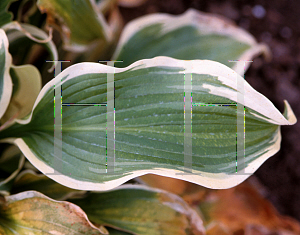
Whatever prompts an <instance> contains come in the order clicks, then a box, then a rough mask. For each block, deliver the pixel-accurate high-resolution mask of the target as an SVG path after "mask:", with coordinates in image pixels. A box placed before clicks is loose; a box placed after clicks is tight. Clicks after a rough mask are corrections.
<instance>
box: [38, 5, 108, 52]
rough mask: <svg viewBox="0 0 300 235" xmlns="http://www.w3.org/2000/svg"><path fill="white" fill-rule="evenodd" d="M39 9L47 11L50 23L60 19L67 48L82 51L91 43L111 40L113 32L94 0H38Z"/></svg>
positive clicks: (43, 11)
mask: <svg viewBox="0 0 300 235" xmlns="http://www.w3.org/2000/svg"><path fill="white" fill-rule="evenodd" d="M37 4H38V7H39V9H40V10H41V12H42V13H47V20H48V23H50V24H55V20H54V19H57V20H58V21H59V27H61V31H62V39H63V41H64V43H65V46H66V48H67V49H71V50H75V51H82V50H84V49H85V48H86V47H87V46H88V45H89V44H90V43H92V42H95V41H99V42H107V41H110V40H111V35H110V34H111V33H110V30H109V28H108V26H107V23H106V21H105V19H104V17H103V15H102V14H101V13H100V12H98V11H97V6H96V3H95V2H94V0H76V1H73V0H64V1H60V0H38V2H37Z"/></svg>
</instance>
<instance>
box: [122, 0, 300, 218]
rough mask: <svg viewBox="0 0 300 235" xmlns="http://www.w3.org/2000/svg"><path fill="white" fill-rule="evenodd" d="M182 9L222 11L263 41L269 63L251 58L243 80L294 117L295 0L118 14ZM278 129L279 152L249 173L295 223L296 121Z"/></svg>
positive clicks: (298, 28) (299, 196)
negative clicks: (290, 110)
mask: <svg viewBox="0 0 300 235" xmlns="http://www.w3.org/2000/svg"><path fill="white" fill-rule="evenodd" d="M188 8H195V9H198V10H200V11H203V12H210V13H216V14H220V15H223V16H225V17H227V18H229V19H231V20H233V21H234V22H235V23H236V24H237V25H239V26H240V27H242V28H244V29H246V30H247V31H248V32H250V33H251V34H252V35H254V36H255V38H256V39H257V40H258V41H259V42H265V43H267V44H268V45H269V46H270V49H271V51H272V54H273V59H272V61H271V62H266V61H264V60H263V58H260V57H259V58H255V59H254V60H253V63H252V65H251V67H250V68H249V70H248V71H247V73H246V74H245V78H246V80H247V81H248V82H249V83H250V84H251V85H252V86H253V87H254V88H255V89H256V90H257V91H259V92H260V93H262V94H264V95H265V96H266V97H267V98H269V99H270V100H271V101H272V102H273V103H274V104H275V106H276V107H277V108H278V109H279V110H280V111H281V112H283V100H284V99H286V100H288V102H289V103H290V105H291V107H292V108H293V111H294V113H295V115H296V116H297V118H298V120H300V106H299V104H298V101H299V100H300V79H299V73H300V66H299V64H300V37H299V36H300V20H299V16H300V1H297V0H272V1H267V0H266V1H263V0H260V1H259V0H257V1H253V0H227V1H221V0H210V1H207V0H206V1H205V0H163V1H162V0H148V2H146V3H145V4H143V5H142V6H140V7H137V8H121V13H122V15H123V16H124V18H125V22H128V21H130V20H132V19H134V18H136V17H139V16H142V15H145V14H148V13H154V12H164V13H170V14H175V15H176V14H182V13H183V12H185V11H186V10H187V9H188ZM264 10H265V12H264ZM264 13H265V14H264ZM260 16H263V17H261V18H259V17H260ZM281 130H282V144H281V150H280V151H279V152H278V153H277V154H275V155H274V156H273V157H271V158H270V159H268V160H267V161H266V162H265V163H264V164H263V165H262V166H261V167H260V168H259V169H258V170H257V171H256V172H255V176H257V177H258V178H259V180H260V182H261V183H262V184H263V185H264V186H265V187H266V189H267V192H268V193H267V195H265V197H266V198H267V199H269V200H270V201H271V202H272V203H273V204H274V206H275V207H276V208H277V209H278V211H279V212H280V213H281V214H284V215H289V216H292V217H294V218H296V219H297V220H298V221H300V135H299V133H300V121H299V122H298V123H297V124H296V125H293V126H283V127H282V128H281Z"/></svg>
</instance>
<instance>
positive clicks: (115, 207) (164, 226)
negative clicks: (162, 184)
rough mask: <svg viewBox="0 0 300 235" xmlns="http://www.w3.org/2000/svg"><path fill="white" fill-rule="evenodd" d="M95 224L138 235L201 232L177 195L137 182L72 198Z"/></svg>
mask: <svg viewBox="0 0 300 235" xmlns="http://www.w3.org/2000/svg"><path fill="white" fill-rule="evenodd" d="M71 202H73V203H75V204H77V205H79V206H80V207H81V208H82V209H83V210H84V211H85V212H86V213H87V215H88V217H89V219H90V220H91V221H93V222H95V223H97V224H102V225H105V226H111V227H114V228H119V229H122V230H125V231H127V232H132V233H133V234H140V235H142V234H143V235H159V234H163V235H167V234H170V235H171V234H172V235H177V234H178V235H179V234H184V235H185V234H194V235H197V234H205V230H204V228H203V226H202V221H201V219H200V217H199V216H198V215H197V213H196V212H195V211H193V210H192V209H191V208H189V206H188V205H187V204H186V203H185V202H184V201H183V200H182V199H181V198H180V197H178V196H176V195H174V194H171V193H168V192H167V191H163V190H158V189H154V188H150V187H145V186H141V185H124V186H121V187H119V188H116V189H115V190H112V191H108V192H103V193H91V194H90V195H88V196H87V197H86V198H84V199H73V200H71Z"/></svg>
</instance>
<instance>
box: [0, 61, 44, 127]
mask: <svg viewBox="0 0 300 235" xmlns="http://www.w3.org/2000/svg"><path fill="white" fill-rule="evenodd" d="M10 74H11V77H12V80H13V84H14V88H13V96H12V98H11V101H10V104H9V106H8V108H7V110H6V112H5V114H4V116H3V117H2V119H1V122H2V123H5V122H6V121H7V120H9V119H10V118H12V117H13V116H14V115H16V114H17V117H18V118H23V117H25V116H26V115H27V114H29V113H30V112H31V110H32V108H33V105H34V102H35V100H36V98H37V96H38V94H39V93H40V90H41V88H42V78H41V75H40V72H39V70H38V69H37V68H36V67H34V66H33V65H22V66H12V67H11V69H10Z"/></svg>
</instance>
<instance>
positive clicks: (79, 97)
mask: <svg viewBox="0 0 300 235" xmlns="http://www.w3.org/2000/svg"><path fill="white" fill-rule="evenodd" d="M190 74H192V77H190ZM111 76H114V78H112V77H111ZM191 78H192V80H191ZM112 79H114V83H113V82H111V80H112ZM188 79H190V81H189V82H188ZM107 81H109V82H108V83H107ZM191 81H192V82H191ZM241 84H242V86H241ZM60 86H61V88H62V89H61V90H62V100H61V97H60V95H59V96H58V97H55V100H57V99H58V101H56V102H57V103H56V111H55V112H56V118H55V122H56V124H57V125H56V128H54V104H53V96H54V89H58V90H59V91H60ZM107 90H108V92H107ZM191 91H192V94H191ZM191 96H192V97H191ZM114 97H115V98H114ZM191 98H192V100H191ZM61 102H62V103H63V104H64V105H61V104H60V103H61ZM72 103H73V104H74V105H72ZM101 104H104V106H100V105H101ZM67 105H70V106H67ZM105 105H107V106H105ZM244 106H245V109H244ZM285 106H286V109H287V112H286V113H285V116H286V117H287V118H288V120H287V119H286V118H285V117H284V116H283V115H282V114H281V113H280V112H279V111H278V110H277V109H276V108H275V106H274V105H273V104H272V103H271V102H270V101H269V100H268V99H267V98H266V97H265V96H263V95H262V94H260V93H258V92H257V91H255V90H254V89H253V88H252V87H251V86H250V85H249V84H248V83H247V82H246V81H245V80H244V79H243V78H242V77H241V76H240V75H238V74H237V73H236V72H235V71H234V70H232V69H230V68H229V67H227V66H225V65H223V64H220V63H218V62H214V61H208V60H203V61H201V60H195V61H182V60H176V59H173V58H169V57H156V58H153V59H146V60H141V61H137V62H136V63H134V64H132V65H131V66H129V67H127V68H113V67H111V66H105V65H102V64H97V63H80V64H76V65H74V66H71V67H69V68H67V69H66V70H64V71H63V72H62V73H60V74H59V75H58V76H57V77H55V78H54V79H53V80H52V81H50V82H49V83H48V84H47V85H46V86H45V87H44V88H43V89H42V91H41V93H40V94H39V96H38V98H37V100H36V103H35V105H34V110H33V113H32V115H31V116H30V117H29V118H28V119H25V120H16V122H17V123H15V124H14V125H12V126H10V127H9V128H7V129H5V130H3V131H1V132H0V139H4V140H2V141H4V142H5V141H6V142H10V143H14V144H16V145H18V146H19V148H20V149H21V151H22V152H23V153H24V155H25V156H26V157H27V158H28V160H29V161H30V162H31V163H32V164H33V165H34V166H35V167H36V168H37V169H39V170H40V171H41V172H43V173H44V174H47V175H48V176H49V177H50V178H52V179H54V180H55V181H57V182H59V183H61V184H63V185H65V186H68V187H72V188H76V189H82V190H106V189H111V188H114V187H116V186H118V185H120V184H122V183H124V182H125V181H127V180H129V179H132V178H134V177H137V176H140V175H144V174H147V173H154V174H158V175H162V176H169V177H173V178H178V179H183V180H187V181H190V182H193V183H196V184H200V185H203V186H205V187H209V188H229V187H233V186H235V185H237V184H239V183H241V182H242V181H244V180H245V179H246V178H248V177H249V175H250V174H252V173H253V172H254V171H255V170H257V169H258V167H259V166H260V165H261V164H262V163H263V162H264V161H266V159H268V158H269V157H270V156H272V155H273V154H275V153H276V152H277V151H278V150H279V149H280V141H281V135H280V129H279V126H280V125H291V124H294V123H295V122H296V118H295V116H294V114H293V112H292V110H291V108H290V106H289V105H288V103H287V102H286V101H285ZM191 115H192V118H191ZM60 120H61V121H62V126H59V124H58V123H59V122H60ZM191 127H193V128H191ZM241 128H242V129H241ZM243 131H244V132H243ZM54 132H55V133H56V134H57V133H58V134H57V135H56V137H55V139H54ZM59 133H62V141H61V140H59V138H60V137H59ZM187 133H190V134H189V135H188V134H187ZM244 134H245V139H244V138H243V137H244ZM54 140H55V142H54ZM60 144H61V147H60ZM241 144H242V146H243V149H238V151H237V148H240V146H241ZM55 151H56V152H55ZM244 154H245V155H244ZM240 156H243V157H242V158H241V157H240ZM237 158H239V159H242V160H244V165H243V164H237ZM191 168H192V169H191ZM243 168H245V169H243ZM191 171H192V173H190V172H191ZM107 172H108V173H107ZM236 172H237V173H236ZM244 172H246V173H247V174H244Z"/></svg>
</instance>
